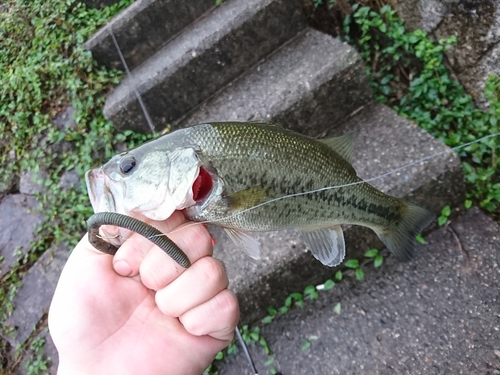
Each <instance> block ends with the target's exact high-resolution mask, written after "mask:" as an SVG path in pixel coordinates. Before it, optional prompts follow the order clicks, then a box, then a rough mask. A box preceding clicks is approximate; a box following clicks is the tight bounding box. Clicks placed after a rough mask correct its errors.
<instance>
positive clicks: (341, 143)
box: [319, 132, 354, 163]
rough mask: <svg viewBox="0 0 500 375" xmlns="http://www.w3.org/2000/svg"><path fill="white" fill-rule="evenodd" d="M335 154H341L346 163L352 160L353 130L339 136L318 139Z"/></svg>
mask: <svg viewBox="0 0 500 375" xmlns="http://www.w3.org/2000/svg"><path fill="white" fill-rule="evenodd" d="M319 141H320V142H323V143H324V144H326V145H327V146H328V147H330V148H331V149H332V150H333V151H335V152H336V153H337V154H339V155H340V156H342V157H343V158H344V159H345V160H346V161H347V162H348V163H351V162H352V149H353V145H354V132H348V133H345V134H344V135H343V136H341V137H332V138H325V139H320V140H319Z"/></svg>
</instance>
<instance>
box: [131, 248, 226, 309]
mask: <svg viewBox="0 0 500 375" xmlns="http://www.w3.org/2000/svg"><path fill="white" fill-rule="evenodd" d="M141 275H142V274H141ZM228 285H229V280H228V278H227V275H226V272H225V269H224V266H223V265H222V263H221V262H220V261H219V260H217V259H214V258H212V257H208V256H207V257H204V258H201V259H200V260H198V261H197V262H195V263H193V265H192V266H191V267H190V268H188V269H187V270H185V271H184V273H183V274H182V275H180V276H179V277H178V278H176V279H175V280H173V281H172V282H171V283H170V284H169V285H167V286H166V287H165V288H163V289H161V290H158V292H157V293H156V297H155V299H156V304H157V305H158V307H159V309H160V310H161V312H162V313H163V314H165V315H168V316H171V317H173V318H178V317H179V316H181V315H182V314H184V313H185V312H187V311H188V310H191V309H192V308H194V307H195V306H198V305H201V304H202V303H204V302H206V301H208V300H210V299H211V298H213V297H214V296H216V295H217V294H218V293H219V292H221V291H222V290H223V289H225V288H227V286H228Z"/></svg>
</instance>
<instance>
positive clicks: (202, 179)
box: [192, 167, 213, 204]
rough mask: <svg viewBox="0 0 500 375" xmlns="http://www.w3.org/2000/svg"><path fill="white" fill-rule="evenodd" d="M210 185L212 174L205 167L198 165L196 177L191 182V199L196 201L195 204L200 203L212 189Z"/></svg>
mask: <svg viewBox="0 0 500 375" xmlns="http://www.w3.org/2000/svg"><path fill="white" fill-rule="evenodd" d="M212 187H213V180H212V176H211V175H210V173H208V172H207V171H206V170H205V168H203V167H200V172H199V173H198V177H196V180H194V183H193V188H192V189H193V200H194V201H196V203H197V204H199V203H202V202H203V201H204V199H205V198H206V197H208V195H209V194H210V192H211V191H212Z"/></svg>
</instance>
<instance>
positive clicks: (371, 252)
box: [365, 249, 378, 258]
mask: <svg viewBox="0 0 500 375" xmlns="http://www.w3.org/2000/svg"><path fill="white" fill-rule="evenodd" d="M377 254H378V250H377V249H371V250H368V251H367V252H366V253H365V258H375V256H376V255H377Z"/></svg>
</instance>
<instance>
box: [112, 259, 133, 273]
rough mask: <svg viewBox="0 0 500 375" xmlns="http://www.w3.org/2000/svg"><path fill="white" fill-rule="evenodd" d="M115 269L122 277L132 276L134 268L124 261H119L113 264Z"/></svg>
mask: <svg viewBox="0 0 500 375" xmlns="http://www.w3.org/2000/svg"><path fill="white" fill-rule="evenodd" d="M113 268H114V269H115V272H116V273H117V274H118V275H120V276H130V275H131V274H132V272H133V270H132V267H130V265H129V264H128V263H127V262H126V261H124V260H119V261H118V262H116V263H115V264H113Z"/></svg>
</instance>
